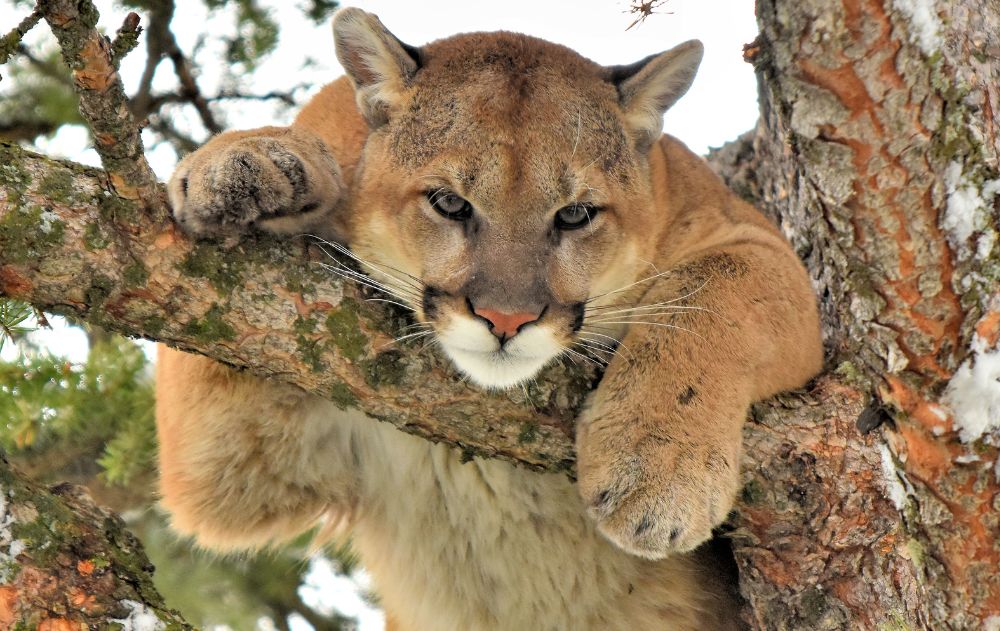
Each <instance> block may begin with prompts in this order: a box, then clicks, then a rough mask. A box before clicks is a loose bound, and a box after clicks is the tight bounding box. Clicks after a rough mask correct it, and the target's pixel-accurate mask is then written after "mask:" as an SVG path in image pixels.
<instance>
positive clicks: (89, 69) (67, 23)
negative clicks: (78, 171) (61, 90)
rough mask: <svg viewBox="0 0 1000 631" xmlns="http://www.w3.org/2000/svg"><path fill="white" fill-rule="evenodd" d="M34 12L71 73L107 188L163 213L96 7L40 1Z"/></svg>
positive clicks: (163, 203)
mask: <svg viewBox="0 0 1000 631" xmlns="http://www.w3.org/2000/svg"><path fill="white" fill-rule="evenodd" d="M38 10H39V11H41V13H42V15H43V17H44V18H45V21H46V22H48V24H49V26H50V27H51V28H52V32H53V33H54V34H55V36H56V39H57V40H58V41H59V46H60V48H61V49H62V54H63V59H65V60H66V65H68V66H69V67H70V69H71V70H72V71H73V82H74V85H75V86H76V91H77V94H78V95H79V97H80V112H81V113H82V114H83V116H84V118H85V119H86V120H87V121H88V123H89V124H90V127H91V130H92V131H93V134H94V147H95V149H96V150H97V153H98V155H100V157H101V163H102V164H103V165H104V168H105V170H106V171H107V173H108V176H109V178H110V182H111V184H112V187H113V190H114V191H115V193H117V194H118V195H119V196H121V197H124V198H126V199H132V200H141V201H142V202H143V204H144V206H145V207H146V208H147V209H148V210H149V211H151V212H154V213H156V214H157V215H158V216H161V217H162V216H165V215H166V199H165V197H164V196H163V194H162V190H161V188H160V187H159V185H158V183H157V180H156V175H155V174H154V173H153V170H152V169H151V168H150V167H149V163H147V162H146V157H145V155H143V147H142V138H141V136H140V135H139V127H138V126H137V125H136V123H135V120H134V119H133V118H132V115H131V114H130V113H129V109H128V101H127V99H126V98H125V92H124V90H123V88H122V82H121V78H120V77H119V76H118V71H117V70H116V69H115V65H114V61H113V59H112V53H111V44H110V42H109V40H108V38H106V37H104V36H103V35H101V34H100V33H98V32H97V28H96V27H97V19H98V13H97V10H96V9H94V7H93V5H92V4H91V3H89V2H75V1H74V0H40V2H39V4H38Z"/></svg>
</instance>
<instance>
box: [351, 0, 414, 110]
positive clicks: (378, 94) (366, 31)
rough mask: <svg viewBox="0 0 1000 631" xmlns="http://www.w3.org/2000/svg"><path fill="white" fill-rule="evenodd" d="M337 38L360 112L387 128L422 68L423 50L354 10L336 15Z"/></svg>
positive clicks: (359, 11)
mask: <svg viewBox="0 0 1000 631" xmlns="http://www.w3.org/2000/svg"><path fill="white" fill-rule="evenodd" d="M333 38H334V41H335V43H336V45H337V59H339V60H340V63H341V65H343V66H344V70H346V71H347V76H348V77H350V79H351V82H352V83H353V84H354V89H355V92H356V95H357V100H358V109H359V110H360V111H361V114H362V115H363V116H364V117H365V120H367V121H368V124H369V125H370V126H371V127H372V128H373V129H374V128H376V127H379V126H381V125H383V124H384V123H385V122H386V121H388V120H389V116H390V113H391V111H392V108H393V106H394V105H395V104H396V103H398V102H399V100H400V99H401V97H402V95H403V92H404V90H405V89H406V88H407V87H408V86H409V84H410V81H411V80H412V79H413V76H414V75H415V74H416V73H417V71H418V70H419V69H420V50H419V49H417V48H414V47H413V46H408V45H406V44H404V43H403V42H401V41H399V40H398V39H396V36H395V35H393V34H392V33H390V32H389V30H388V29H386V28H385V26H384V25H383V24H382V22H381V21H380V20H379V19H378V17H377V16H375V15H373V14H371V13H368V12H366V11H362V10H361V9H358V8H354V7H349V8H346V9H342V10H341V11H339V12H338V13H337V15H336V16H334V18H333Z"/></svg>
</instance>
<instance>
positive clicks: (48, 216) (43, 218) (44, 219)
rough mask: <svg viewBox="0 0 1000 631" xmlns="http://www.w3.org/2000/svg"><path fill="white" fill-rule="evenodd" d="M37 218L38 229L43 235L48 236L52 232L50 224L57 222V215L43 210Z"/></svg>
mask: <svg viewBox="0 0 1000 631" xmlns="http://www.w3.org/2000/svg"><path fill="white" fill-rule="evenodd" d="M38 218H39V220H40V222H39V224H38V229H39V230H41V231H42V232H43V233H45V234H49V233H50V232H52V223H53V222H55V221H58V220H59V215H57V214H55V213H54V212H52V211H51V210H45V211H42V214H41V215H40V216H39V217H38Z"/></svg>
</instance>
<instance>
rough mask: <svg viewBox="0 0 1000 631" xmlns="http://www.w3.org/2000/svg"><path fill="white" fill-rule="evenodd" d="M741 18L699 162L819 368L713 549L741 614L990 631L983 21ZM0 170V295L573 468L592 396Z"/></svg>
mask: <svg viewBox="0 0 1000 631" xmlns="http://www.w3.org/2000/svg"><path fill="white" fill-rule="evenodd" d="M757 9H758V17H759V20H760V26H761V36H760V37H759V38H758V40H757V41H756V42H755V43H754V44H753V45H751V46H750V47H748V50H747V56H748V59H750V60H751V61H752V62H753V63H754V64H755V66H756V67H757V69H758V72H759V76H760V79H761V109H762V117H761V122H760V124H759V125H758V128H757V130H756V131H755V132H754V133H753V134H752V135H750V136H748V137H747V138H745V139H743V140H742V141H741V142H739V143H736V144H734V145H733V146H731V147H728V148H726V149H725V150H723V151H720V152H718V153H717V154H716V155H714V156H713V157H712V162H713V163H714V164H715V165H716V167H717V168H718V170H719V171H720V172H721V173H723V174H724V176H726V177H727V178H728V179H729V180H730V182H731V184H732V185H733V186H734V188H735V189H736V190H737V191H739V192H740V193H741V194H743V195H745V196H747V197H749V198H751V199H753V200H754V201H755V203H757V204H758V206H760V207H761V208H763V209H764V210H765V211H767V212H768V213H769V214H770V215H771V216H772V217H773V218H775V220H776V221H778V222H779V223H780V224H781V226H782V227H783V228H784V230H785V232H786V234H788V235H789V237H790V239H791V240H792V242H793V244H794V245H795V247H796V248H797V250H798V251H799V253H800V254H801V255H802V257H803V259H804V260H805V261H806V262H807V265H808V266H809V268H810V270H811V272H812V275H813V278H814V281H815V284H816V288H817V291H818V293H819V295H820V296H821V300H822V306H823V318H824V332H825V335H826V339H827V344H828V348H829V359H830V362H829V366H830V367H831V368H832V370H831V372H830V373H828V374H827V375H825V376H823V377H821V378H820V379H818V380H817V381H816V382H815V383H814V384H813V386H812V387H811V388H810V389H809V391H808V392H799V393H792V394H787V395H782V396H779V397H777V398H775V399H774V400H771V401H768V402H765V403H762V404H759V405H758V406H756V407H755V408H754V411H753V414H752V418H751V422H750V423H748V425H747V429H746V431H745V434H744V436H745V441H746V449H745V461H744V472H745V473H744V477H745V482H746V486H745V488H744V491H743V496H742V499H741V503H740V509H739V514H738V516H736V517H735V518H734V520H733V529H732V531H731V533H730V534H729V536H730V537H731V539H732V541H733V548H734V553H735V555H736V559H737V562H738V565H739V568H740V573H741V575H740V581H741V588H742V591H743V594H744V596H745V597H746V599H747V607H746V613H745V615H746V618H747V620H748V622H750V623H751V624H752V626H753V627H754V628H759V629H803V630H806V629H808V630H815V629H883V630H884V629H935V630H936V629H987V630H990V631H995V630H996V629H1000V571H998V568H1000V481H998V479H1000V457H998V449H997V444H998V443H1000V438H998V436H1000V434H998V432H997V426H998V425H1000V384H998V383H997V377H998V376H1000V365H998V364H1000V351H998V350H996V346H997V342H998V338H1000V292H998V290H997V287H998V284H1000V248H998V246H997V232H998V230H1000V219H998V215H997V212H996V206H995V195H996V193H997V191H998V190H1000V182H998V175H997V158H998V149H1000V146H998V143H997V138H996V134H995V129H996V127H997V124H998V122H1000V121H998V120H997V116H998V115H997V113H996V111H995V108H994V105H993V104H994V103H995V102H996V100H997V90H998V87H997V86H998V85H1000V62H998V61H997V57H998V56H1000V5H998V4H997V3H996V2H991V3H976V2H973V1H972V0H951V1H950V2H948V3H944V2H941V3H939V4H937V5H935V4H934V3H933V0H924V1H912V0H905V1H904V0H881V1H880V0H796V1H795V2H792V1H790V0H758V5H757ZM81 98H82V99H85V98H89V97H87V95H85V94H81ZM96 109H97V108H91V110H92V111H96ZM84 111H85V113H86V111H87V109H86V108H85V109H84ZM0 164H3V165H4V166H2V167H0V186H2V189H0V191H2V192H0V293H2V294H4V295H8V296H12V297H17V298H21V299H24V300H27V301H29V302H32V303H33V304H36V305H37V306H39V307H42V308H46V309H51V310H56V311H64V312H65V311H69V312H71V313H73V314H74V315H77V316H80V317H83V318H85V319H87V320H89V321H92V322H95V323H97V324H99V325H101V326H103V327H106V328H108V329H112V330H117V331H121V332H125V333H127V334H132V335H145V336H147V337H151V338H154V339H160V340H164V341H167V342H169V343H171V344H174V345H178V346H180V347H183V348H186V349H189V350H194V351H197V352H201V353H204V354H206V355H209V356H211V357H215V358H217V359H220V360H222V361H225V362H228V363H231V364H233V365H237V366H242V367H245V368H247V369H249V370H252V371H254V372H256V373H257V374H260V375H264V376H269V377H274V378H280V379H283V380H286V381H290V382H292V383H296V384H298V385H300V386H302V387H303V388H305V389H307V390H309V391H311V392H315V393H317V394H320V395H321V396H326V397H328V398H331V399H333V400H335V401H337V402H338V403H340V404H341V405H343V406H345V407H347V406H353V407H358V408H360V409H361V410H363V411H365V412H366V413H368V414H370V415H372V416H374V417H376V418H379V419H381V420H386V421H390V422H393V423H395V424H396V425H397V426H399V427H400V428H401V429H403V430H404V431H410V432H413V433H417V434H419V435H422V436H425V437H428V438H431V439H433V440H443V441H446V442H448V443H450V444H453V445H455V446H456V447H459V448H462V449H464V450H466V452H467V453H469V454H470V455H489V456H498V457H504V458H507V459H509V460H513V461H517V462H521V463H523V464H526V465H528V466H532V467H536V468H540V469H548V470H571V469H572V418H573V415H574V413H575V411H576V409H577V407H578V405H579V402H580V401H581V400H582V397H583V396H584V395H585V393H586V391H587V390H588V389H589V387H591V386H592V385H593V380H594V379H595V378H596V375H594V374H591V373H588V372H586V371H584V370H582V369H578V368H574V367H555V368H553V369H551V370H550V371H549V372H548V373H547V374H546V375H545V377H544V378H543V379H539V380H538V381H539V383H541V384H543V385H541V386H537V387H534V388H533V389H530V390H528V391H526V392H524V393H516V394H513V395H510V394H486V393H482V392H479V391H476V390H473V389H471V388H468V387H466V386H465V385H463V384H461V383H459V382H458V381H457V380H456V379H455V378H454V374H453V373H452V372H451V371H450V369H449V368H448V366H447V365H446V363H445V362H444V361H442V360H440V359H438V358H436V357H432V356H431V355H432V353H429V352H427V351H426V350H424V349H421V348H420V345H419V344H417V345H409V344H406V343H392V342H391V339H392V337H391V336H393V335H398V334H399V326H400V325H401V324H402V323H403V322H405V320H404V319H403V318H402V317H401V316H400V315H399V314H398V313H395V312H393V311H390V310H388V309H383V308H382V306H379V304H380V303H376V304H373V303H369V302H366V301H365V297H366V295H365V294H364V293H362V292H360V291H359V290H357V289H356V288H354V287H345V286H343V285H342V284H341V283H340V282H339V281H337V279H335V278H333V277H331V275H330V274H328V273H326V272H325V271H324V270H323V269H322V267H321V266H320V264H319V262H317V261H315V260H313V261H308V260H306V259H307V258H308V257H306V256H304V255H303V253H302V252H299V251H296V249H295V246H294V245H288V244H286V245H280V244H274V243H271V242H265V241H260V242H248V243H245V244H243V245H241V246H239V247H238V248H235V249H232V250H228V251H226V250H222V249H220V248H218V247H216V246H213V245H208V244H192V243H190V242H188V241H186V240H185V239H184V238H183V237H181V236H180V235H179V234H178V233H177V232H176V231H174V229H173V228H172V227H171V226H169V225H167V224H165V223H163V222H162V220H159V219H156V217H157V214H156V213H150V214H145V213H143V212H142V210H141V209H140V208H139V207H138V206H137V205H136V204H135V203H133V202H131V201H128V200H124V199H121V198H119V197H116V196H114V195H112V194H110V193H108V192H107V191H108V189H109V186H108V183H107V180H106V178H105V177H104V176H103V175H102V174H100V173H99V172H94V171H92V170H86V169H82V168H80V167H76V166H73V165H66V164H61V165H59V164H55V163H54V162H52V161H47V160H45V159H44V158H41V157H38V156H33V155H31V154H28V153H26V152H22V151H20V150H16V149H13V148H9V147H8V148H4V149H2V150H0ZM139 197H141V198H142V199H151V198H154V197H155V195H152V194H150V193H146V194H144V195H142V196H139ZM876 428H877V431H873V430H876ZM2 549H3V544H2V542H0V550H2Z"/></svg>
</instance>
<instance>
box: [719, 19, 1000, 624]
mask: <svg viewBox="0 0 1000 631" xmlns="http://www.w3.org/2000/svg"><path fill="white" fill-rule="evenodd" d="M921 4H925V5H927V6H929V7H931V9H932V10H931V11H930V12H929V14H926V15H920V14H919V11H917V12H915V9H914V7H915V6H916V5H921ZM757 10H758V17H759V21H760V25H761V31H762V33H761V37H760V38H759V39H758V41H757V42H756V43H755V46H754V47H751V49H750V50H749V53H750V56H751V58H752V59H753V60H754V62H755V64H756V66H757V68H758V71H759V73H760V77H761V104H762V120H761V124H760V126H759V128H758V132H757V135H756V137H755V139H754V143H753V149H754V152H753V153H754V155H753V160H754V164H755V166H756V168H755V169H754V170H753V173H752V175H753V177H752V178H751V179H749V180H746V179H745V180H744V184H743V187H744V188H745V189H746V190H749V191H752V192H753V193H755V194H756V195H757V196H758V197H759V202H760V203H761V204H762V205H763V206H764V207H766V208H767V209H768V210H769V211H770V212H771V214H772V216H774V217H776V218H778V220H779V221H780V223H781V225H782V226H783V227H784V228H785V231H786V233H788V234H789V236H790V238H791V239H792V240H793V243H794V244H795V246H796V247H797V249H798V250H799V252H800V254H801V255H802V256H803V258H804V259H805V260H806V261H807V264H808V266H809V268H810V270H811V271H812V274H813V277H814V282H815V284H816V287H817V289H818V290H819V292H820V295H821V296H822V302H823V311H824V324H825V333H826V337H827V341H828V345H829V348H830V351H831V356H832V357H831V365H832V366H835V367H836V372H837V373H838V374H839V375H840V376H841V378H842V381H843V382H844V383H847V384H852V388H851V389H850V390H845V391H844V392H845V397H846V398H844V399H843V401H842V402H841V403H837V404H835V405H833V410H834V411H835V413H833V414H828V415H827V416H826V418H825V420H824V423H823V424H821V425H819V426H817V427H816V428H815V429H813V430H811V431H810V430H807V431H804V432H802V430H803V429H805V428H803V427H802V426H801V425H800V424H798V423H792V424H790V425H787V424H786V425H783V426H782V433H783V434H784V435H783V436H781V437H780V439H778V440H777V441H774V442H773V443H772V445H773V446H776V447H779V449H778V451H777V452H775V451H773V447H765V445H764V444H757V446H756V447H755V446H754V445H755V441H756V440H757V439H758V438H760V437H762V436H763V434H760V435H759V434H755V433H751V434H750V435H749V436H748V440H749V442H750V445H749V446H748V453H756V454H758V455H761V456H762V455H764V454H770V460H769V463H770V464H771V465H772V466H770V467H769V468H768V469H765V470H762V471H761V477H760V478H759V479H758V481H759V482H760V483H761V484H763V489H764V490H765V491H766V493H767V494H773V495H769V497H776V498H777V500H778V501H775V502H771V503H769V504H768V508H767V510H765V511H764V512H763V513H761V512H759V511H756V510H754V509H753V508H752V507H751V506H747V507H746V509H745V510H743V511H742V512H741V520H742V522H743V523H745V524H746V525H747V527H748V528H749V529H750V530H751V531H752V532H753V533H754V536H755V537H756V538H759V540H760V541H761V542H762V543H763V544H764V546H765V548H766V550H765V551H764V553H761V552H760V551H758V550H757V549H756V548H755V547H753V546H749V547H746V546H741V545H739V544H738V545H737V546H736V554H737V558H738V560H739V561H740V563H741V566H742V567H743V568H744V576H743V580H744V583H743V587H744V593H746V594H747V595H748V596H749V598H750V600H751V601H752V602H753V603H754V605H753V609H754V614H755V616H756V620H757V623H758V626H759V627H761V628H795V629H817V628H824V629H842V628H851V629H860V628H866V629H867V628H873V629H874V628H880V629H885V628H892V629H896V628H921V629H981V628H982V629H995V628H997V627H998V626H1000V617H997V616H998V615H1000V572H998V568H1000V526H998V519H1000V514H998V513H1000V492H998V491H1000V483H998V482H1000V480H998V477H1000V475H998V472H1000V470H998V469H997V468H996V463H997V461H998V450H997V447H996V445H997V444H998V442H1000V441H998V440H997V435H996V433H995V432H994V433H992V434H990V433H986V434H984V435H982V436H976V435H973V434H972V433H971V432H969V430H968V427H967V426H965V425H963V418H962V415H961V414H960V413H959V412H960V411H956V410H954V409H949V407H948V403H949V399H948V394H947V388H948V386H949V383H951V382H952V381H953V380H954V379H955V375H956V371H958V370H959V368H960V366H963V365H965V366H966V367H968V366H970V365H971V364H972V363H973V362H975V361H977V360H981V359H982V357H981V356H977V357H973V355H974V353H973V352H971V350H970V349H980V350H981V349H984V348H985V349H992V348H994V347H995V346H996V344H997V338H998V325H1000V314H998V313H997V308H998V306H1000V303H998V300H997V298H998V296H1000V294H998V290H997V287H998V281H1000V274H998V270H1000V265H998V263H1000V252H998V248H997V247H996V242H995V237H996V234H997V230H998V228H1000V215H998V213H997V212H996V206H995V199H994V197H993V194H992V193H990V191H989V189H990V186H991V184H990V182H991V181H994V180H996V178H997V157H998V148H1000V145H998V141H997V138H996V134H995V129H996V127H997V124H998V122H1000V121H998V118H997V112H996V110H995V107H994V105H993V104H994V103H995V102H996V98H997V85H998V79H1000V62H998V59H997V58H998V52H1000V5H997V4H996V3H980V2H974V1H971V0H962V1H952V2H948V3H944V2H942V3H904V2H895V3H894V2H891V1H890V0H885V1H884V2H882V1H879V0H837V1H834V2H830V1H828V0H797V1H796V2H790V1H788V0H760V1H759V2H758V5H757ZM956 195H959V196H962V195H965V196H967V198H968V197H978V198H980V199H982V200H983V202H982V208H981V209H980V210H981V212H980V213H979V216H978V225H977V226H976V229H975V230H974V231H972V232H971V233H966V232H964V231H962V230H960V229H956V226H955V224H954V220H955V219H956V217H955V213H958V212H960V211H961V210H962V209H961V206H962V204H960V203H958V200H957V199H956ZM963 362H964V364H963ZM995 387H996V385H995V384H994V385H992V386H988V385H987V384H985V383H984V384H983V388H984V391H983V393H984V401H983V405H985V393H986V391H987V389H988V388H995ZM848 394H849V396H848ZM848 403H850V404H851V405H853V411H851V414H853V413H854V412H856V411H857V410H859V409H861V407H862V406H864V405H867V406H868V410H869V411H868V412H867V413H866V414H865V415H864V418H862V419H861V424H862V425H866V426H871V425H872V424H874V422H877V421H878V415H880V414H885V415H886V417H887V418H888V419H889V420H891V426H889V427H886V429H885V431H884V434H883V438H877V437H875V438H865V439H862V438H861V437H860V435H859V434H858V433H856V432H854V433H851V432H850V431H849V427H848V423H847V421H848V418H847V417H844V416H843V413H846V412H848V411H849V410H852V407H851V406H850V405H847V404H848ZM821 407H822V406H821ZM795 415H797V413H796V414H794V415H793V416H795ZM995 420H996V419H994V421H995ZM873 421H874V422H873ZM790 437H794V438H795V439H794V440H791V439H790ZM962 438H964V439H965V440H962ZM782 444H785V445H788V446H790V448H791V451H790V452H789V453H790V454H792V456H789V458H790V459H787V458H786V459H785V460H784V461H782V460H780V459H781V458H782V456H781V455H780V454H781V453H783V451H784V449H783V448H782V447H781V445H782ZM775 458H779V460H778V461H776V460H775ZM797 471H798V472H797ZM782 479H784V480H785V482H784V483H783V482H782ZM879 488H881V489H883V490H882V493H879V492H878V491H879ZM880 495H881V497H880ZM886 496H888V497H890V498H891V499H892V501H891V502H887V501H886V500H885V499H884V497H886ZM781 504H785V506H784V507H782V506H781ZM797 504H801V510H800V508H798V507H797V506H796V505H797ZM789 507H792V508H794V511H793V513H795V515H796V519H799V518H804V520H805V521H804V522H799V523H795V524H793V523H789V522H788V520H787V517H788V514H787V509H788V508H789ZM790 526H791V527H792V530H790V531H789V530H786V529H787V528H789V527H790ZM803 526H804V527H803ZM803 537H804V539H803ZM758 572H763V573H764V577H763V580H762V581H761V580H755V579H754V576H757V575H758V574H757V573H758ZM768 572H770V574H768ZM769 612H779V613H777V614H775V613H769Z"/></svg>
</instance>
